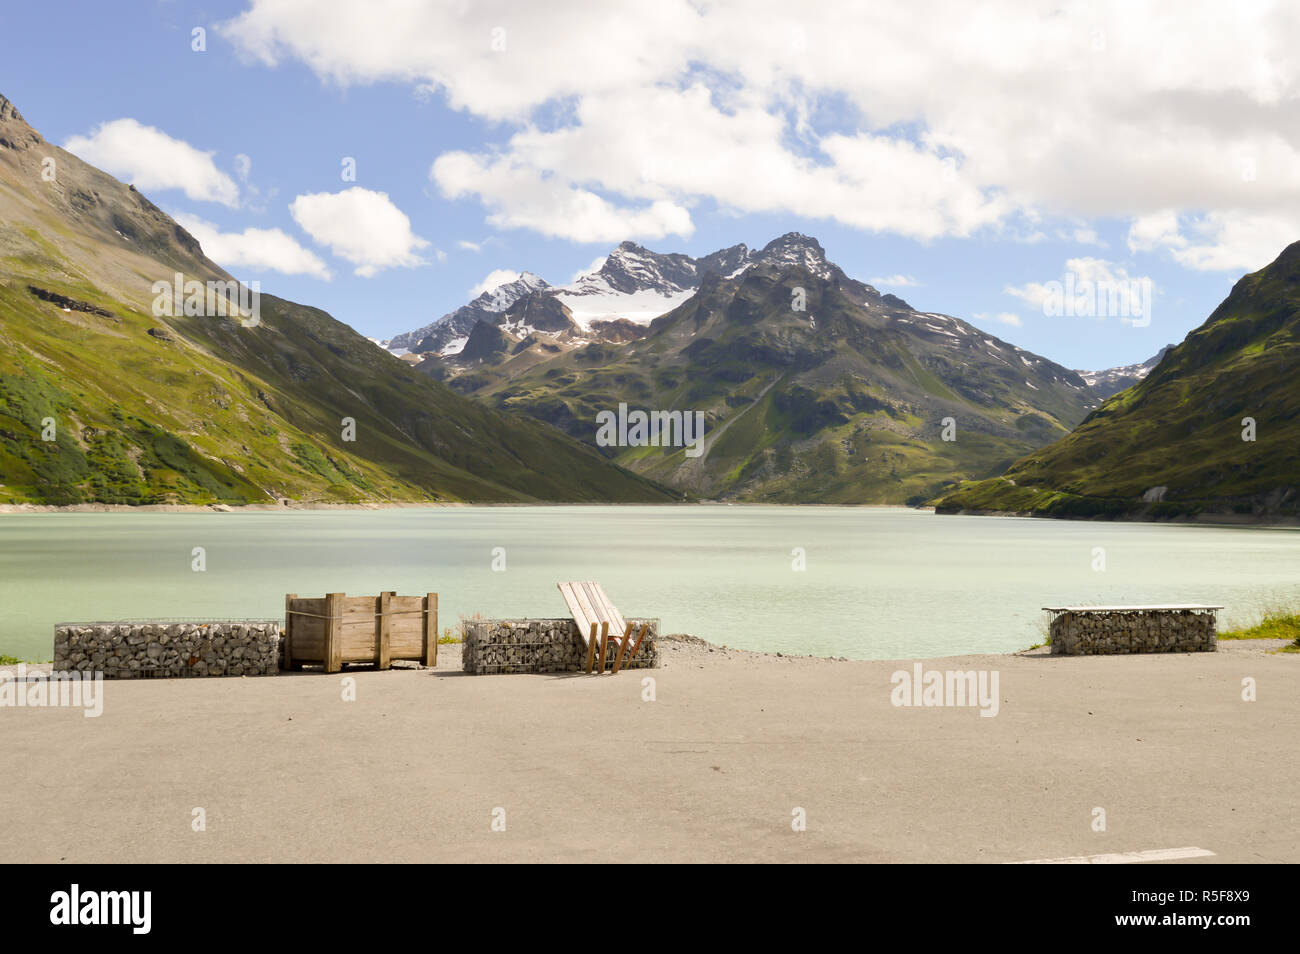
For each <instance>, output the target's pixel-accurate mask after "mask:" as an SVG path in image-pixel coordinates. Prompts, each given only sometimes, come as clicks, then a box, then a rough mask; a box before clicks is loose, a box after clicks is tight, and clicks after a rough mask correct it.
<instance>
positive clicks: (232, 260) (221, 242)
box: [171, 212, 331, 281]
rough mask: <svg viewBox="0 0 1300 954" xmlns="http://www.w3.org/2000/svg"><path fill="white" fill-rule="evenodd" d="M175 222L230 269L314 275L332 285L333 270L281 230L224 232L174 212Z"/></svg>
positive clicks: (207, 252)
mask: <svg viewBox="0 0 1300 954" xmlns="http://www.w3.org/2000/svg"><path fill="white" fill-rule="evenodd" d="M171 216H172V218H173V219H175V220H176V221H177V222H179V223H180V225H181V227H182V228H184V229H185V230H186V231H187V232H189V233H190V234H191V235H193V236H194V237H195V238H196V239H198V240H199V244H200V245H202V246H203V252H204V254H206V255H207V256H208V258H210V259H212V260H213V261H214V262H216V263H217V264H218V265H220V266H222V267H223V268H226V269H228V270H229V269H232V268H249V269H254V270H256V271H272V272H280V273H281V274H284V275H310V276H312V277H313V278H320V279H323V280H325V281H329V280H330V278H331V275H330V270H329V269H328V268H327V267H326V266H325V263H324V262H322V261H321V260H320V259H319V258H317V257H316V255H315V254H313V253H312V252H311V251H310V250H309V249H306V248H303V247H302V246H301V245H299V244H298V241H297V240H296V239H294V238H293V237H292V236H290V235H288V234H287V233H285V232H283V231H282V230H280V229H255V228H248V229H244V231H242V232H222V231H221V230H220V229H219V228H218V227H217V226H216V225H214V224H213V223H211V222H208V221H206V220H205V219H201V218H199V217H198V216H197V215H191V214H190V213H187V212H173V213H172V214H171Z"/></svg>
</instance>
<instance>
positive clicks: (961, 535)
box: [0, 505, 1300, 660]
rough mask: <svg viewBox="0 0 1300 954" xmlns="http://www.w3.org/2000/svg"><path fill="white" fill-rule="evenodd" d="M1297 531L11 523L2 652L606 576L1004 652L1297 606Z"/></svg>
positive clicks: (927, 643)
mask: <svg viewBox="0 0 1300 954" xmlns="http://www.w3.org/2000/svg"><path fill="white" fill-rule="evenodd" d="M1297 533H1298V531H1296V530H1290V529H1264V528H1254V527H1251V528H1238V527H1203V526H1170V525H1154V524H1133V523H1089V522H1067V521H1054V520H1040V519H1015V518H999V517H949V516H945V517H940V516H935V515H933V514H930V513H925V512H920V511H912V510H907V509H902V508H898V509H894V508H848V507H845V508H841V507H765V506H736V507H728V506H716V505H706V506H680V507H672V506H667V507H609V506H592V507H531V508H525V507H465V508H431V509H421V510H414V509H411V510H379V511H309V510H308V511H293V512H285V513H274V512H264V513H197V514H188V513H138V514H133V513H102V514H87V513H43V514H30V515H4V516H0V653H3V654H8V655H13V656H19V657H22V658H26V659H37V658H39V659H42V660H48V659H50V658H51V655H52V651H53V650H52V646H53V626H54V624H55V623H56V622H60V621H76V620H112V619H125V618H133V617H135V618H139V617H143V618H165V617H171V616H175V617H212V618H247V617H266V618H272V619H274V618H279V617H281V616H282V615H283V610H284V594H285V593H297V594H299V595H300V596H318V595H322V594H324V593H327V592H346V593H351V594H372V593H378V592H380V591H381V590H396V591H397V592H399V593H425V592H430V591H432V592H437V593H438V594H439V603H440V625H441V626H442V627H444V628H445V627H448V626H451V627H454V626H456V624H457V622H458V619H459V617H460V616H461V615H466V616H472V615H474V614H476V613H479V614H482V615H483V616H487V617H496V616H506V617H510V616H557V617H558V616H565V615H567V614H566V610H565V606H564V603H563V601H562V600H561V598H560V594H559V592H558V591H557V590H556V588H555V584H556V582H557V581H558V580H565V579H596V580H600V581H601V582H602V583H603V585H604V587H605V591H606V592H607V593H608V594H609V596H610V599H611V600H613V602H614V603H615V604H616V605H617V606H618V607H619V609H620V610H622V612H623V613H624V615H627V616H658V617H660V618H661V619H662V621H663V631H664V632H685V633H693V634H695V635H697V636H701V637H703V638H705V639H708V640H709V641H711V642H714V643H720V644H725V645H728V646H737V647H743V648H747V649H761V650H773V651H776V650H779V651H782V652H789V653H813V654H817V655H839V656H848V657H850V658H859V659H890V658H902V657H926V656H943V655H952V654H959V653H971V652H1005V651H1013V650H1017V649H1023V648H1025V647H1027V646H1030V645H1033V644H1034V643H1039V642H1042V640H1043V635H1044V633H1045V632H1046V627H1045V614H1044V613H1042V612H1041V610H1040V607H1042V606H1044V605H1051V604H1061V603H1092V602H1108V603H1129V602H1133V603H1152V602H1195V603H1222V604H1224V605H1225V606H1226V607H1227V609H1226V611H1225V612H1224V613H1221V614H1220V624H1221V625H1222V624H1224V623H1229V624H1231V623H1235V622H1251V621H1253V619H1254V617H1255V616H1256V615H1257V614H1258V613H1259V612H1260V611H1262V610H1264V609H1267V608H1269V607H1272V606H1281V605H1292V606H1294V605H1297V604H1298V603H1300V535H1297ZM195 547H203V548H204V550H205V554H206V563H207V569H206V571H204V572H195V571H194V570H192V569H191V563H192V560H193V557H192V556H191V554H192V551H193V548H195ZM498 547H499V548H502V549H503V550H504V558H505V567H506V569H505V571H504V572H501V571H494V570H493V569H492V564H493V559H494V554H493V551H494V549H495V548H498ZM1097 547H1100V548H1103V550H1104V560H1105V569H1104V570H1095V569H1094V568H1093V565H1094V561H1095V560H1096V559H1097V557H1096V555H1095V553H1094V548H1097ZM796 548H802V552H803V554H804V560H805V561H806V569H804V570H796V569H794V563H795V562H796V560H797V559H798V557H797V556H796V555H795V553H794V551H795V550H796Z"/></svg>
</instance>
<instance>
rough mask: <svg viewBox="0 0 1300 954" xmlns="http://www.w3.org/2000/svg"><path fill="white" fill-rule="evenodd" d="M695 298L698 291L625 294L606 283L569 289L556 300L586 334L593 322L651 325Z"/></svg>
mask: <svg viewBox="0 0 1300 954" xmlns="http://www.w3.org/2000/svg"><path fill="white" fill-rule="evenodd" d="M693 294H695V290H694V289H690V288H687V289H682V290H681V291H678V292H674V293H673V294H667V295H666V294H663V293H661V292H658V291H655V290H653V289H645V290H643V291H638V292H632V293H631V294H627V293H625V292H620V291H616V290H615V289H613V288H610V287H609V284H608V283H607V282H605V281H604V280H603V279H601V280H598V281H590V282H582V283H580V284H579V285H578V286H577V287H571V288H566V289H563V290H562V291H560V293H559V294H557V295H556V296H555V297H556V299H557V300H558V301H559V302H560V304H562V305H564V306H565V307H566V308H568V309H569V311H570V312H572V314H573V320H574V321H575V322H577V324H578V327H579V328H581V329H582V330H583V331H588V330H590V328H591V323H592V322H593V321H613V320H614V319H616V318H626V319H627V320H628V321H631V322H633V323H635V324H638V325H648V324H650V322H652V321H654V320H655V319H656V318H658V317H659V316H660V315H663V314H667V313H668V312H670V311H672V310H673V309H674V308H676V307H677V306H678V305H680V304H681V303H682V302H684V301H686V300H687V299H688V298H690V297H691V296H692V295H693Z"/></svg>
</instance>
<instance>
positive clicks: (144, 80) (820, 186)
mask: <svg viewBox="0 0 1300 954" xmlns="http://www.w3.org/2000/svg"><path fill="white" fill-rule="evenodd" d="M416 6H418V5H416ZM453 6H454V5H438V4H434V5H427V8H426V9H421V10H418V11H413V8H412V6H411V5H410V4H403V3H397V2H393V3H390V2H388V0H382V2H380V0H377V2H375V3H371V4H341V5H339V4H333V3H329V2H323V3H319V4H316V5H315V6H314V7H313V8H312V9H311V10H310V11H307V12H304V11H303V9H301V7H302V5H301V4H298V3H294V2H291V0H245V2H226V3H191V2H185V0H174V2H148V0H144V2H138V3H133V4H126V5H123V4H101V3H97V2H76V3H74V2H51V3H45V4H41V5H28V4H24V5H21V6H20V5H16V4H10V5H7V6H6V7H5V8H4V9H3V11H2V12H0V93H3V94H4V95H6V96H8V97H9V98H10V99H11V100H13V102H14V103H15V104H16V105H17V107H18V108H19V110H20V111H22V113H23V114H24V116H25V117H26V118H27V119H28V121H29V122H31V123H32V125H34V126H35V127H36V128H37V129H38V130H40V131H41V132H42V134H44V135H45V136H46V138H47V139H49V140H51V141H53V142H55V143H58V144H60V145H67V144H69V143H73V144H80V146H81V148H74V149H73V151H74V152H78V154H80V155H82V156H83V157H84V158H87V159H88V160H89V161H92V162H95V164H96V165H101V166H102V167H104V168H106V169H107V170H108V171H110V172H112V173H113V174H115V175H117V176H118V177H119V178H123V179H125V180H127V181H145V180H148V182H150V183H152V184H146V185H143V186H142V187H141V191H143V192H145V193H146V194H147V195H149V196H150V198H151V199H153V200H154V201H155V202H156V203H157V204H158V205H160V206H161V207H162V208H164V209H165V210H167V211H168V212H170V213H172V214H174V215H177V216H178V217H179V218H181V220H182V221H183V222H185V223H186V224H187V225H189V224H190V223H191V222H193V221H195V220H200V221H202V222H204V223H207V225H206V226H204V228H210V229H211V230H212V231H214V232H216V233H219V234H220V235H222V236H224V238H222V239H219V240H218V239H214V240H213V242H211V243H210V242H208V241H205V248H207V249H208V251H209V254H212V255H213V257H214V258H216V259H217V260H218V261H219V262H220V263H221V264H223V265H226V266H227V267H228V269H229V270H230V271H231V272H232V274H234V275H236V276H237V277H239V278H241V279H243V280H252V279H257V280H259V281H260V282H261V287H262V289H263V291H265V292H271V293H274V294H277V295H280V296H282V297H286V298H290V299H293V300H296V301H301V302H304V303H308V304H312V305H315V306H318V307H321V308H324V309H325V310H327V311H329V312H330V313H332V314H333V315H334V316H335V317H337V318H339V319H340V320H342V321H345V322H347V323H348V324H350V325H352V326H353V327H354V328H356V329H357V330H358V331H361V332H362V333H364V334H367V335H370V336H373V337H388V336H390V335H392V334H394V333H397V332H401V331H406V330H410V329H411V328H414V327H417V326H420V325H423V324H425V323H427V322H429V321H431V320H433V319H434V318H436V317H438V316H439V315H441V314H443V313H445V312H447V311H449V310H451V309H452V308H455V307H456V306H458V305H460V304H463V303H464V302H465V301H466V300H468V298H469V297H471V289H472V288H474V287H476V286H478V285H479V284H480V283H481V282H482V281H483V280H484V278H485V277H486V276H488V275H489V274H490V273H492V272H494V271H497V270H515V271H517V270H521V269H527V270H529V271H532V272H535V273H537V274H540V275H542V276H543V277H544V278H546V279H547V280H548V281H551V282H555V283H565V282H567V281H569V280H570V278H571V277H572V276H573V275H574V274H575V273H576V272H578V271H580V270H584V269H585V268H586V267H587V266H588V265H589V264H590V263H591V262H592V261H593V260H594V259H596V258H598V257H599V256H601V255H603V254H604V253H606V252H608V251H609V250H610V249H611V248H612V247H613V246H614V245H616V244H617V243H618V241H620V240H622V239H624V238H628V239H633V240H635V241H638V242H641V243H642V244H644V245H646V246H647V247H649V248H652V249H655V250H657V251H664V252H669V251H683V252H687V253H690V254H695V255H699V254H704V253H707V252H710V251H713V250H714V249H717V248H720V247H723V246H728V245H732V244H735V243H737V242H746V243H748V244H749V245H751V246H761V245H762V244H764V243H766V242H767V241H768V240H770V239H771V238H773V237H775V236H777V235H779V234H781V233H784V232H787V231H800V232H805V233H808V234H810V235H814V236H816V237H817V238H818V239H820V240H821V242H822V244H823V245H824V246H825V247H826V250H827V253H828V255H829V257H830V258H831V260H833V261H835V262H836V263H838V264H839V265H840V266H841V267H843V268H844V269H845V270H846V271H847V272H848V273H849V274H850V275H853V276H854V277H857V278H860V279H863V280H867V281H872V282H873V283H874V284H877V285H878V287H880V289H881V290H882V291H890V292H893V293H895V294H898V295H900V296H901V297H903V298H905V299H907V300H908V301H909V302H910V303H912V304H913V305H914V306H915V307H917V308H921V309H924V310H930V311H941V312H946V313H949V314H953V315H956V316H959V317H962V318H965V319H967V320H969V321H972V322H973V323H974V324H976V325H978V326H980V327H982V328H985V329H986V330H988V331H990V332H992V333H994V334H996V335H998V336H999V337H1002V338H1005V339H1007V340H1009V341H1012V342H1013V343H1015V344H1017V345H1020V346H1021V347H1024V348H1027V349H1029V350H1031V351H1034V352H1037V353H1040V354H1043V355H1045V356H1047V357H1049V358H1051V359H1053V360H1056V361H1059V362H1060V363H1062V364H1065V365H1067V366H1069V367H1075V368H1099V367H1107V366H1112V365H1117V364H1127V363H1132V362H1136V361H1140V360H1143V359H1145V358H1146V357H1148V356H1150V355H1151V354H1153V353H1154V352H1155V351H1156V350H1157V349H1158V348H1159V347H1161V346H1162V345H1164V344H1165V343H1167V342H1177V341H1181V340H1182V338H1183V337H1184V336H1185V335H1186V333H1187V332H1188V331H1189V330H1191V329H1192V328H1194V327H1196V326H1197V325H1198V324H1200V323H1201V322H1202V321H1203V320H1204V319H1205V318H1206V316H1207V315H1208V314H1209V313H1210V312H1211V311H1212V310H1213V308H1214V307H1215V306H1216V305H1217V304H1218V303H1219V301H1221V300H1222V298H1223V297H1224V296H1225V295H1226V294H1227V292H1228V291H1229V289H1230V288H1231V286H1232V284H1233V282H1235V281H1236V280H1237V279H1238V278H1239V277H1240V276H1241V274H1243V273H1244V272H1246V271H1248V270H1252V269H1254V268H1259V267H1262V266H1263V265H1265V264H1267V263H1268V262H1269V261H1271V260H1272V258H1273V257H1275V256H1276V254H1277V253H1278V252H1280V251H1281V249H1282V247H1283V246H1284V245H1285V244H1286V243H1288V242H1290V241H1292V240H1295V239H1297V238H1300V225H1297V224H1296V223H1297V221H1298V218H1297V215H1296V213H1297V207H1296V197H1297V195H1298V194H1300V190H1298V189H1297V178H1296V176H1297V173H1296V172H1295V171H1293V170H1295V169H1300V161H1296V160H1298V159H1300V156H1296V155H1294V152H1295V150H1296V146H1295V145H1294V143H1293V140H1292V138H1291V133H1290V127H1292V126H1294V123H1292V122H1289V121H1288V120H1287V118H1286V117H1287V116H1289V115H1291V114H1292V113H1291V106H1292V105H1293V103H1294V99H1295V94H1296V84H1295V77H1296V74H1297V70H1296V68H1295V65H1296V64H1295V60H1294V57H1295V53H1293V52H1292V51H1293V50H1295V49H1297V48H1298V47H1300V44H1297V43H1295V42H1292V40H1294V39H1296V36H1297V35H1296V31H1295V30H1294V28H1293V27H1294V23H1293V22H1292V15H1291V14H1290V13H1289V12H1287V11H1282V12H1281V13H1278V12H1276V11H1273V12H1267V11H1266V12H1265V13H1261V14H1259V15H1246V14H1241V15H1239V16H1237V17H1235V18H1233V19H1232V20H1231V22H1218V21H1217V20H1216V19H1215V15H1211V14H1208V13H1207V15H1206V16H1205V17H1202V18H1201V19H1200V20H1198V19H1197V18H1195V17H1191V16H1189V17H1187V18H1186V20H1185V21H1179V22H1185V23H1187V24H1189V25H1188V26H1187V27H1186V28H1185V29H1186V33H1185V35H1171V34H1170V31H1169V27H1168V21H1167V20H1162V19H1161V18H1160V16H1159V11H1158V10H1155V11H1152V12H1151V13H1150V14H1149V16H1148V18H1147V19H1143V18H1142V17H1140V16H1138V15H1136V14H1134V13H1133V12H1132V11H1131V9H1129V8H1128V7H1126V6H1125V5H1123V4H1116V5H1114V6H1111V5H1108V4H1105V3H1097V4H1083V5H1077V4H1068V3H1067V4H1064V5H1060V4H1052V5H1044V6H1041V7H1036V6H1035V5H1033V4H1029V5H1026V4H1010V5H1008V6H1007V7H1006V8H1005V10H1004V16H1005V19H1002V20H999V19H997V18H994V20H993V21H989V20H988V19H986V18H984V17H980V18H978V19H974V20H968V19H965V18H967V17H971V16H977V15H976V14H972V13H970V12H969V11H968V9H967V7H968V5H962V4H956V5H953V6H948V5H947V4H945V3H944V2H941V0H936V2H935V3H933V4H927V3H920V4H908V5H907V7H908V8H910V9H912V10H913V15H912V16H911V17H910V18H908V19H907V22H904V21H903V19H902V18H900V17H899V16H884V17H881V18H879V19H876V20H869V18H870V17H873V16H879V15H878V14H874V13H873V14H867V13H865V12H863V11H861V10H859V9H858V8H856V7H853V6H849V7H844V8H837V7H836V5H835V4H827V5H826V7H825V9H822V8H821V7H820V6H819V8H818V12H817V13H816V14H811V13H805V14H801V15H800V18H794V19H791V14H790V13H789V10H788V8H789V6H790V5H788V4H784V5H782V4H772V5H770V6H768V7H766V8H765V9H763V8H764V4H763V3H758V4H750V5H748V6H737V5H735V4H731V3H719V4H717V5H716V6H715V7H712V8H710V10H709V11H708V12H707V14H706V13H701V11H700V10H698V9H696V8H694V7H691V6H689V5H686V4H678V3H676V2H675V0H674V2H664V3H660V4H653V5H645V4H642V5H641V6H639V7H638V6H635V5H632V6H628V5H626V4H622V3H617V2H613V3H608V4H602V5H600V6H599V7H596V6H593V5H590V4H565V3H556V4H553V5H551V4H547V5H531V4H530V5H520V4H511V3H492V2H486V3H483V4H476V5H473V9H470V10H468V11H466V10H465V9H460V10H456V9H453ZM931 6H932V7H933V8H934V9H932V10H930V9H926V8H928V7H931ZM995 6H996V5H995ZM444 7H445V9H444ZM1206 9H1207V10H1213V9H1214V8H1213V7H1207V8H1206ZM1062 10H1064V11H1065V13H1064V14H1063V13H1062V12H1061V11H1062ZM1143 16H1147V15H1146V14H1144V15H1143ZM1279 16H1281V17H1283V18H1284V21H1282V22H1279V21H1278V20H1277V19H1276V18H1277V17H1279ZM1192 24H1194V25H1192ZM195 28H203V29H204V30H205V31H206V35H205V41H206V49H205V50H203V51H195V50H194V49H192V46H193V32H192V31H193V30H194V29H195ZM1179 29H1182V28H1179ZM1288 38H1289V39H1288ZM1157 39H1159V41H1160V46H1159V49H1160V51H1161V55H1160V56H1159V57H1155V56H1153V54H1152V50H1153V49H1154V47H1153V46H1152V44H1153V43H1155V42H1156V40H1157ZM1216 51H1217V52H1216ZM1207 75H1212V76H1213V80H1207V79H1206V77H1207ZM123 120H129V121H133V122H128V123H120V122H119V121H123ZM104 124H117V125H109V126H108V127H107V132H106V130H105V126H104ZM154 131H156V133H155V132H154ZM109 133H112V135H111V136H110V135H109ZM157 134H162V135H163V136H165V137H166V138H167V140H168V141H169V142H170V143H171V145H170V146H169V149H173V150H176V151H175V158H174V160H170V159H169V160H168V161H166V162H162V161H160V160H159V158H158V156H159V151H158V150H157V148H155V146H156V142H157V140H156V138H151V137H156V135H157ZM206 154H210V156H209V155H206ZM169 155H170V153H169ZM240 157H247V159H246V160H245V159H241V158H240ZM345 157H351V158H353V159H355V164H356V178H355V181H351V180H345V179H344V178H343V177H342V175H341V173H342V163H343V160H344V158H345ZM97 159H98V160H100V161H97ZM245 162H246V163H247V165H246V167H245V165H244V163H245ZM352 190H364V194H362V192H361V191H352ZM380 194H382V195H384V196H387V200H386V201H384V200H383V198H382V196H381V195H380ZM341 195H343V196H345V197H346V199H347V201H344V200H343V199H339V198H338V197H339V196H341ZM299 197H307V198H306V199H302V200H300V198H299ZM296 200H298V204H297V205H295V201H296ZM394 215H396V216H397V217H398V218H399V219H400V217H402V216H404V217H405V219H406V220H409V235H408V239H407V240H405V241H403V240H402V239H401V235H402V234H406V233H404V229H405V228H406V226H404V225H403V226H402V227H400V228H396V229H394V228H391V227H390V225H391V223H392V221H393V220H392V216H394ZM367 229H374V230H375V232H374V234H373V235H370V234H367V231H366V230H367ZM246 230H254V231H253V232H252V233H251V234H249V233H246ZM395 234H396V235H398V238H397V239H393V236H394V235H395ZM199 237H200V239H201V240H204V236H203V235H202V234H200V236H199ZM350 242H351V243H352V245H349V243H350ZM357 243H360V246H361V247H362V248H363V249H364V251H361V252H358V251H357ZM394 243H395V244H394ZM390 246H391V247H390ZM471 246H474V247H471ZM348 248H351V249H352V250H351V252H349V251H348ZM218 252H219V253H220V254H218ZM349 256H351V257H349ZM358 256H361V257H358ZM223 258H224V259H225V260H224V261H223ZM326 272H327V273H328V278H327V277H326V275H325V273H326ZM1067 272H1071V273H1073V274H1075V275H1078V276H1082V277H1090V276H1091V277H1098V276H1103V277H1104V276H1112V277H1125V278H1128V279H1135V280H1136V279H1149V280H1150V282H1151V285H1152V287H1153V289H1154V293H1153V301H1152V307H1151V314H1150V322H1149V324H1143V323H1142V322H1133V321H1125V320H1121V319H1120V318H1119V317H1114V316H1109V317H1086V318H1085V317H1072V318H1066V317H1060V316H1052V315H1049V314H1047V313H1045V311H1046V310H1047V309H1045V307H1044V305H1043V302H1042V298H1043V294H1042V290H1043V287H1044V285H1046V284H1047V283H1050V282H1052V281H1061V280H1063V278H1064V276H1065V275H1066V273H1067Z"/></svg>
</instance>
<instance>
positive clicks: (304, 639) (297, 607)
mask: <svg viewBox="0 0 1300 954" xmlns="http://www.w3.org/2000/svg"><path fill="white" fill-rule="evenodd" d="M289 609H290V610H291V611H292V613H293V617H292V619H291V620H290V619H286V620H285V626H286V628H287V629H288V630H289V633H290V640H291V641H292V654H293V659H294V660H295V661H296V662H315V663H319V662H320V661H321V658H322V654H323V653H324V651H325V620H324V619H322V618H321V617H323V616H324V615H325V601H324V600H322V599H311V598H308V597H298V598H294V599H292V600H291V601H290V606H289Z"/></svg>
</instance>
